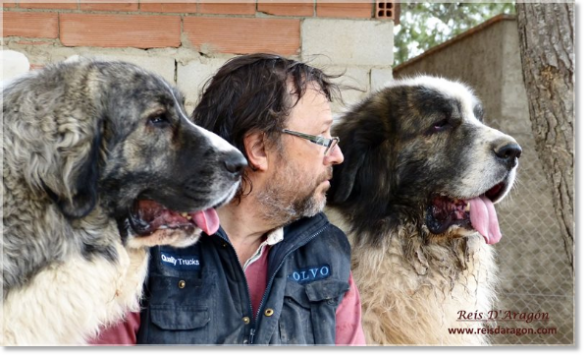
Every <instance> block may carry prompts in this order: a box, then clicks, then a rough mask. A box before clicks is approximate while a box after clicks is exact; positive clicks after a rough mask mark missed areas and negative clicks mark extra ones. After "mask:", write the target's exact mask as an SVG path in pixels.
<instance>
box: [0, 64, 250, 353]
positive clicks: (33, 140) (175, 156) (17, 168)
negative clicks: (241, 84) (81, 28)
mask: <svg viewBox="0 0 586 357" xmlns="http://www.w3.org/2000/svg"><path fill="white" fill-rule="evenodd" d="M2 94H3V107H2V112H3V117H4V122H3V124H4V126H3V144H4V146H3V155H4V162H3V185H2V201H3V203H4V206H3V209H4V211H3V214H4V231H3V243H2V247H1V248H2V251H3V254H4V256H3V258H4V259H3V268H2V283H3V288H4V294H3V296H2V300H3V301H2V303H3V307H2V312H3V319H4V321H3V322H4V324H3V330H2V335H3V336H2V337H3V343H4V344H9V345H12V344H20V345H55V344H78V343H84V341H86V340H87V339H88V338H90V337H92V335H93V334H95V333H96V332H97V331H98V329H99V328H100V326H102V325H105V324H111V323H113V322H115V321H117V320H118V319H120V318H121V317H122V316H123V315H124V314H125V313H126V312H127V311H128V310H130V309H137V308H138V298H139V297H140V294H141V289H142V283H143V279H144V276H145V273H146V263H147V258H148V257H147V255H148V253H147V251H148V250H147V248H148V247H149V246H153V245H157V244H165V245H175V246H185V245H189V244H192V243H194V242H195V241H196V240H197V238H198V237H199V234H200V232H201V231H202V230H203V231H206V232H207V233H211V232H214V231H215V230H217V229H218V226H219V219H218V215H217V213H216V211H215V208H216V207H218V206H220V205H222V204H224V203H226V202H227V201H229V200H230V199H231V198H232V197H233V195H234V193H235V192H236V190H237V188H238V186H239V184H240V179H241V177H240V176H241V172H242V169H243V168H244V166H245V165H246V160H245V159H244V156H243V155H242V154H241V153H240V152H239V151H238V150H237V149H236V148H234V147H232V146H231V145H229V144H228V143H227V142H225V141H224V140H222V139H220V138H219V137H218V136H216V135H215V134H212V133H211V132H208V131H206V130H204V129H202V128H200V127H198V126H196V125H194V124H193V123H192V122H190V121H189V119H188V117H187V116H186V114H185V111H184V109H183V98H182V96H181V94H180V93H179V92H178V91H177V90H176V89H175V88H173V87H172V86H171V85H170V84H169V83H167V82H166V81H165V80H164V79H162V78H161V77H159V76H157V75H155V74H152V73H150V72H147V71H145V70H143V69H141V68H139V67H137V66H134V65H131V64H128V63H123V62H99V61H88V60H83V61H79V62H73V63H61V64H57V65H50V66H47V67H46V68H44V69H42V70H39V71H34V72H30V73H29V74H27V75H25V76H24V77H21V78H19V79H17V80H14V81H12V82H11V83H10V84H9V85H8V86H7V87H5V88H3V93H2Z"/></svg>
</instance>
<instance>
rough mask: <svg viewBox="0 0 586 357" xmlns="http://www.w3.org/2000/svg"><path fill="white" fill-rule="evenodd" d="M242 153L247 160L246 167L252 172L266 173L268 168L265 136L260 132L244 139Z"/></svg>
mask: <svg viewBox="0 0 586 357" xmlns="http://www.w3.org/2000/svg"><path fill="white" fill-rule="evenodd" d="M244 151H245V154H246V157H247V159H248V165H249V166H251V167H253V169H254V171H266V170H267V169H268V167H269V161H268V156H267V148H266V141H265V135H264V133H262V132H254V133H251V134H248V135H246V136H245V137H244Z"/></svg>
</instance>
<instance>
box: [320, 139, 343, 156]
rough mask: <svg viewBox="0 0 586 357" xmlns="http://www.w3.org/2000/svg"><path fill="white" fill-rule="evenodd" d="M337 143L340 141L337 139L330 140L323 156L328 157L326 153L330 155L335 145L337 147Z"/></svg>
mask: <svg viewBox="0 0 586 357" xmlns="http://www.w3.org/2000/svg"><path fill="white" fill-rule="evenodd" d="M339 141H340V139H338V138H332V139H331V141H330V145H328V147H327V148H326V151H325V152H324V156H328V153H330V152H332V150H334V148H335V147H336V145H338V142H339Z"/></svg>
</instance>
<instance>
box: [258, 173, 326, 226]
mask: <svg viewBox="0 0 586 357" xmlns="http://www.w3.org/2000/svg"><path fill="white" fill-rule="evenodd" d="M332 173H333V168H332V167H331V166H330V167H328V168H327V171H326V172H324V174H322V175H320V176H319V178H318V179H317V180H316V181H314V182H312V183H311V184H306V185H305V186H304V187H300V186H299V185H300V183H302V182H303V177H302V176H301V175H299V173H298V172H297V171H295V170H294V169H293V168H291V167H288V168H283V169H282V170H277V173H276V174H275V175H273V177H272V178H271V179H270V180H268V181H267V182H268V184H267V186H266V187H264V189H261V190H258V191H257V193H256V196H257V199H258V201H259V203H260V204H261V205H262V206H263V209H262V215H263V219H266V220H268V221H270V222H272V223H274V224H276V225H278V226H281V225H285V224H287V223H290V222H293V221H296V220H297V219H299V218H301V217H312V216H315V215H316V214H318V213H319V212H321V211H323V209H324V207H325V205H326V195H325V192H323V191H324V188H323V187H319V186H321V184H322V183H323V182H324V181H326V180H329V179H331V178H332Z"/></svg>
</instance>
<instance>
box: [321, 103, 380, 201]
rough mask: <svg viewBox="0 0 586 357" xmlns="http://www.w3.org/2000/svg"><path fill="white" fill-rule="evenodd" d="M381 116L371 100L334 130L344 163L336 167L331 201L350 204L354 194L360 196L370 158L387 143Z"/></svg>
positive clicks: (332, 182) (329, 196) (343, 119)
mask: <svg viewBox="0 0 586 357" xmlns="http://www.w3.org/2000/svg"><path fill="white" fill-rule="evenodd" d="M379 115H380V114H379V113H378V112H377V111H376V109H375V107H374V106H373V105H371V101H369V100H367V101H366V102H364V103H363V104H362V105H361V106H360V107H359V108H357V109H356V110H353V111H350V112H348V113H346V114H345V115H344V116H343V117H342V118H341V119H340V123H339V124H338V125H336V126H335V127H334V128H333V133H332V135H334V136H338V137H340V148H341V149H342V153H343V154H344V162H343V163H342V164H340V165H336V166H334V177H333V179H332V181H331V184H332V186H331V188H330V191H329V194H328V202H330V203H333V204H334V205H335V204H340V203H343V202H346V201H347V200H348V199H349V198H350V197H351V195H352V194H360V192H359V191H360V187H359V185H358V183H359V181H360V177H362V176H363V175H361V174H360V172H361V171H363V170H364V169H365V168H364V166H365V161H366V157H367V155H368V153H369V152H372V150H376V148H377V147H378V146H379V145H380V144H381V143H382V141H383V140H384V125H383V123H382V121H381V119H380V118H379Z"/></svg>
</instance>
